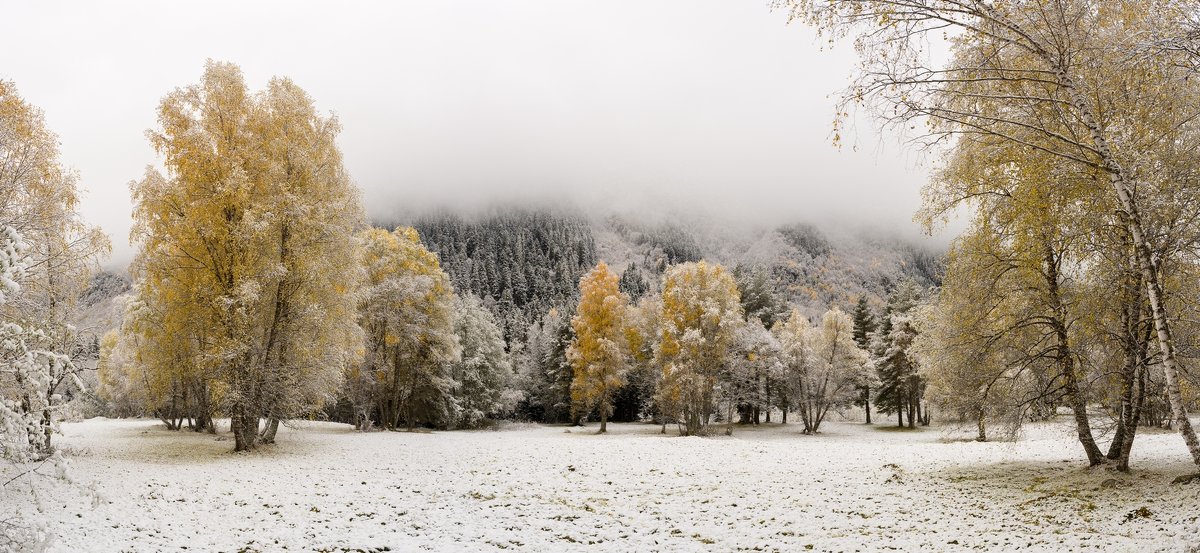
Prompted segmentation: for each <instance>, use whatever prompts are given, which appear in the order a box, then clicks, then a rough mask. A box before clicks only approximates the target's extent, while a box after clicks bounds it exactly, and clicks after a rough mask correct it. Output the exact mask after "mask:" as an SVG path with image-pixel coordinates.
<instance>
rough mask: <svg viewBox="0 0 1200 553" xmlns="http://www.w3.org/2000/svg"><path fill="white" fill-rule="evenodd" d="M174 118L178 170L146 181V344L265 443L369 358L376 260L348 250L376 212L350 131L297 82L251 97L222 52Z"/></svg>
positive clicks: (181, 93) (168, 139) (181, 100)
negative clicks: (364, 302) (366, 205)
mask: <svg viewBox="0 0 1200 553" xmlns="http://www.w3.org/2000/svg"><path fill="white" fill-rule="evenodd" d="M158 121H159V128H158V129H156V130H153V131H151V132H150V133H149V136H150V140H151V143H152V144H153V145H154V148H155V150H156V151H157V152H158V153H159V154H160V155H162V156H163V165H164V167H165V168H166V174H165V175H163V174H159V173H158V172H157V171H154V170H152V169H151V170H148V171H147V173H146V176H145V178H143V179H142V180H140V181H137V182H134V183H132V184H131V191H132V195H133V200H134V229H133V232H132V237H133V239H134V240H135V241H136V242H137V243H138V245H139V246H140V250H139V252H138V256H137V259H136V260H135V263H134V267H133V273H134V277H135V279H136V281H137V290H138V296H139V297H138V300H137V301H139V302H141V303H142V304H143V305H144V306H145V307H144V309H145V310H146V311H145V312H146V313H147V314H148V315H147V317H146V318H145V319H143V320H146V321H152V323H151V324H145V325H142V327H143V329H145V331H146V332H147V339H146V340H140V341H138V342H137V344H138V352H139V353H138V354H139V355H143V354H145V355H144V360H143V361H144V362H146V363H147V366H146V369H147V370H148V371H150V372H152V373H155V372H160V371H180V369H178V368H176V363H179V364H182V365H183V366H184V367H185V368H184V369H183V370H182V371H180V372H182V373H184V374H192V375H198V376H196V378H197V379H199V380H202V381H205V382H211V383H213V384H214V385H215V386H214V387H215V388H216V389H217V390H219V391H220V393H218V394H215V395H214V397H216V396H219V398H220V399H221V407H222V410H223V411H224V412H225V413H226V414H228V415H229V417H230V419H231V427H232V429H233V433H234V438H235V445H234V447H235V449H236V450H238V451H242V450H248V449H253V448H255V447H256V446H257V445H258V444H259V443H260V442H261V441H266V442H270V441H273V439H274V433H275V430H276V429H277V428H278V423H279V421H280V420H282V419H286V418H289V417H294V416H298V415H301V414H303V413H306V412H310V411H312V410H314V409H315V408H317V407H318V406H319V405H320V404H321V403H322V402H323V401H324V400H325V399H326V398H327V397H329V395H330V394H331V393H332V392H333V391H334V390H335V389H336V387H337V385H338V383H339V380H340V378H341V376H342V371H343V368H344V367H345V366H346V365H348V364H350V363H351V362H353V361H355V357H356V356H357V355H360V354H361V350H362V347H361V339H362V337H361V332H360V330H359V329H358V327H357V324H356V317H355V313H356V312H357V304H358V301H357V295H356V292H357V289H358V283H359V282H360V275H361V267H360V266H359V265H358V264H357V263H356V262H355V261H356V260H355V259H354V258H353V257H354V256H351V255H346V252H348V251H352V250H353V246H354V234H355V232H356V231H357V229H358V228H359V227H360V226H361V225H362V221H363V214H362V207H361V202H360V201H359V194H358V190H357V189H356V188H355V187H354V185H353V184H352V183H351V182H350V179H349V177H348V176H347V174H346V171H345V169H344V168H343V166H342V155H341V152H340V151H339V149H338V147H337V144H336V141H335V139H336V137H337V134H338V132H339V131H340V130H341V127H340V125H339V124H338V122H337V119H336V118H334V117H331V116H323V115H321V114H319V113H317V111H316V108H315V106H314V105H313V100H312V98H311V97H309V96H308V94H307V93H305V92H304V91H303V90H302V89H301V88H300V87H298V86H296V84H295V83H293V82H292V81H290V80H288V79H286V78H278V77H277V78H273V79H272V80H271V81H270V83H269V84H268V85H267V88H266V89H265V90H263V91H261V92H258V93H251V92H250V90H249V89H248V88H247V86H246V83H245V81H244V79H243V77H242V73H241V70H240V69H239V68H238V67H237V66H236V65H233V64H229V63H216V62H212V61H210V62H208V63H207V65H206V66H205V70H204V76H203V77H202V78H201V80H200V82H199V83H198V84H195V85H191V86H187V87H183V88H178V89H176V90H175V91H173V92H171V93H170V94H168V95H167V96H166V97H164V98H163V100H162V103H161V104H160V105H159V108H158ZM146 327H155V328H158V329H160V330H161V331H151V330H150V329H147V328H146ZM168 352H184V353H185V357H186V358H185V359H180V360H176V361H174V362H172V361H171V360H170V359H168V358H166V354H167V353H168ZM165 380H169V379H165ZM207 393H212V392H211V388H210V392H207ZM264 418H265V419H267V420H268V424H267V426H266V427H265V429H263V430H262V433H261V434H260V422H261V420H262V419H264Z"/></svg>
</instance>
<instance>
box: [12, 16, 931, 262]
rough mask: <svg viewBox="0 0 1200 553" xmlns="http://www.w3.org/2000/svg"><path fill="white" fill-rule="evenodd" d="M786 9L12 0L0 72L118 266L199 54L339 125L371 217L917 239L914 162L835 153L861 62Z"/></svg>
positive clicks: (868, 135) (877, 143)
mask: <svg viewBox="0 0 1200 553" xmlns="http://www.w3.org/2000/svg"><path fill="white" fill-rule="evenodd" d="M114 4H115V5H114ZM786 20H787V17H786V14H784V13H782V12H773V11H771V9H769V7H768V6H767V3H766V1H765V0H746V1H739V2H734V1H729V0H724V1H703V2H646V1H604V2H595V1H589V2H576V1H563V0H553V1H550V0H546V1H539V2H534V1H520V2H515V1H514V2H509V1H496V0H491V1H479V2H470V1H468V2H463V1H455V2H421V3H417V2H386V3H384V2H353V3H350V2H346V3H332V2H331V3H327V4H325V5H317V4H310V3H298V2H286V3H284V2H279V3H271V2H203V3H189V2H144V3H143V2H120V3H109V2H105V3H103V5H101V3H98V2H87V3H77V4H76V3H60V2H51V1H39V2H19V3H15V4H10V5H9V6H7V7H6V8H5V13H4V18H3V19H0V78H3V79H9V80H12V81H14V82H15V83H16V85H17V87H18V89H19V90H20V92H21V94H22V95H23V96H24V97H25V98H26V100H27V101H29V102H31V103H33V104H35V105H37V106H39V107H41V108H43V109H44V110H45V112H46V120H47V122H48V124H49V126H50V128H51V129H52V130H53V131H54V132H56V133H58V135H59V136H60V138H61V141H62V151H63V161H64V163H65V164H66V165H68V166H69V167H71V168H74V169H76V170H78V171H79V172H80V174H81V177H82V183H83V186H84V188H85V189H86V192H85V202H84V205H83V207H82V211H83V213H84V215H85V217H86V218H87V219H88V220H89V221H91V222H94V223H96V224H99V225H101V226H102V227H103V228H104V229H105V230H106V231H107V232H108V233H109V234H110V235H111V236H112V238H113V245H114V252H113V254H114V259H113V262H112V263H111V264H110V265H118V266H123V265H124V264H125V263H127V262H128V260H129V259H130V258H131V257H132V249H131V247H130V246H129V245H128V243H127V242H128V240H127V237H128V232H129V221H130V216H129V213H130V203H129V194H128V187H127V183H128V182H129V181H130V180H131V179H134V178H138V177H139V176H140V175H141V174H142V172H143V170H144V168H145V166H146V165H147V164H151V163H155V162H156V161H157V158H156V156H155V154H154V152H153V151H152V150H151V148H150V146H149V144H148V142H147V141H146V138H145V131H146V129H149V128H151V127H152V126H154V124H155V121H154V110H155V107H156V105H157V104H158V101H159V99H160V98H161V97H162V96H163V95H164V94H166V93H167V92H169V91H170V90H171V89H173V88H174V87H177V86H183V85H187V84H191V83H194V82H197V81H198V80H199V77H200V74H201V72H202V70H203V64H204V61H205V59H207V58H213V59H217V60H225V61H232V62H234V63H237V64H239V65H240V66H241V67H242V69H243V71H244V72H245V74H246V77H247V80H248V82H249V84H250V86H251V87H252V88H254V89H259V88H261V87H262V86H263V85H265V83H266V81H267V80H268V79H269V78H270V77H271V76H272V75H284V76H288V77H291V78H292V79H293V80H294V81H296V83H297V84H299V85H300V86H301V87H303V88H305V89H306V90H308V92H309V93H310V94H311V95H312V96H313V97H314V98H315V99H316V102H317V104H318V107H319V108H320V109H321V110H323V111H329V112H333V113H336V114H337V116H338V117H339V118H340V120H341V122H342V124H343V126H344V131H343V133H342V135H341V137H340V140H339V143H340V145H341V148H342V151H343V152H344V153H345V161H346V165H347V168H348V169H349V171H350V173H351V175H352V176H353V178H354V180H355V181H356V182H357V183H358V185H359V186H360V187H361V188H362V189H363V191H364V198H365V200H366V204H367V208H368V212H369V213H370V214H371V215H372V216H373V217H377V218H384V217H387V216H389V215H392V214H394V213H396V212H399V211H401V210H404V209H413V208H419V207H422V206H428V205H432V204H439V205H440V204H449V205H471V206H477V205H479V204H480V203H482V202H491V201H505V202H515V201H525V200H527V199H543V198H544V199H554V200H568V201H570V202H572V203H575V204H577V205H581V206H583V207H585V208H586V207H588V206H592V205H601V206H606V207H611V208H614V209H622V210H624V209H630V208H642V209H646V208H649V209H659V208H660V207H661V208H662V209H667V208H670V207H674V206H679V205H696V206H699V207H701V208H703V209H706V210H709V211H712V212H715V213H720V214H725V215H729V216H733V217H754V218H756V219H757V220H768V221H777V220H778V221H782V220H818V221H827V220H847V221H854V222H860V221H861V222H870V223H875V224H881V225H887V226H891V227H894V228H896V229H897V230H898V231H900V232H904V233H905V234H915V232H916V231H915V229H916V227H915V225H914V224H913V223H912V222H911V218H912V213H913V211H914V210H915V209H916V208H917V206H918V204H919V201H920V198H919V189H920V186H921V185H922V184H923V183H924V181H925V178H926V174H927V169H925V168H924V167H922V166H921V165H920V164H918V163H917V161H918V159H919V158H918V156H917V155H915V154H913V153H911V152H906V151H905V150H904V149H903V148H901V147H900V146H899V144H898V143H897V141H896V140H895V139H894V138H891V137H888V136H884V137H883V138H880V137H879V136H878V135H877V134H876V133H875V131H874V128H873V124H872V123H870V122H869V121H864V122H863V123H861V124H860V125H858V128H857V131H856V133H855V136H854V137H853V140H854V142H855V143H856V144H857V149H851V148H843V149H841V150H838V149H835V148H834V147H833V146H832V145H831V144H830V140H829V131H830V123H831V121H832V119H833V113H834V108H833V102H834V100H833V95H834V94H836V92H837V91H838V90H840V89H841V88H842V87H844V86H845V85H846V82H847V78H848V76H849V75H850V73H851V70H852V66H853V64H854V61H855V58H854V54H853V51H852V50H851V48H850V47H849V46H840V47H837V48H835V49H833V50H832V51H821V50H820V48H819V46H820V45H821V44H822V43H821V42H820V41H819V40H818V39H816V38H815V36H814V33H813V32H812V31H811V30H810V29H808V28H806V27H804V26H802V25H799V24H793V25H788V24H787V21H786Z"/></svg>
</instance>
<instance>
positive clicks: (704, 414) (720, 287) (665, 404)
mask: <svg viewBox="0 0 1200 553" xmlns="http://www.w3.org/2000/svg"><path fill="white" fill-rule="evenodd" d="M660 306H661V307H660V308H661V311H660V313H659V316H658V324H659V327H658V329H657V334H658V335H657V336H656V338H657V342H658V347H657V351H656V357H655V361H656V364H657V365H658V367H659V369H660V370H661V371H662V380H661V382H660V383H659V387H658V392H657V394H655V401H656V403H657V405H658V407H659V410H660V412H661V413H662V414H663V415H664V416H665V417H668V418H672V419H674V420H675V421H676V422H677V423H679V424H680V432H681V433H682V434H684V435H688V436H694V435H698V434H703V433H705V432H707V430H708V423H709V421H710V419H711V418H712V414H713V412H714V411H715V397H714V391H715V387H716V385H717V380H718V378H719V376H720V372H721V369H722V368H723V367H724V366H725V365H726V364H727V363H728V362H729V356H730V352H731V350H732V348H733V345H734V341H735V340H736V339H737V332H738V329H739V328H740V327H741V325H742V324H744V323H743V319H742V305H741V299H740V297H739V295H738V288H737V283H736V282H735V281H734V279H733V276H732V275H730V274H729V271H726V270H725V267H722V266H721V265H714V264H709V263H707V262H705V261H700V262H696V263H682V264H679V265H675V266H673V267H671V268H669V269H667V271H666V273H665V274H664V275H663V285H662V303H661V304H660Z"/></svg>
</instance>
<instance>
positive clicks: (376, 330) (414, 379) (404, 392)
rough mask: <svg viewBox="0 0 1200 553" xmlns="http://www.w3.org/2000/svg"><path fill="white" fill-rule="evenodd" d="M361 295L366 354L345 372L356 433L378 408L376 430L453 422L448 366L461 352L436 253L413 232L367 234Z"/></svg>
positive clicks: (447, 285) (447, 281)
mask: <svg viewBox="0 0 1200 553" xmlns="http://www.w3.org/2000/svg"><path fill="white" fill-rule="evenodd" d="M361 257H362V265H363V267H365V268H366V274H367V289H366V292H365V294H364V295H363V298H362V305H361V311H360V312H361V315H360V316H361V319H362V327H363V329H364V330H365V331H366V334H367V355H366V358H365V361H364V363H363V366H362V367H358V368H353V369H351V373H350V374H349V378H350V381H349V382H348V384H349V386H350V394H349V395H350V396H351V402H352V403H355V404H356V409H355V411H356V412H357V414H356V416H357V417H358V419H359V421H358V422H359V425H360V427H362V426H365V425H366V423H367V422H368V420H364V418H365V417H369V416H370V408H369V407H368V406H369V405H370V404H371V403H374V404H375V405H376V406H377V407H378V409H379V416H380V419H381V420H380V424H381V425H382V426H383V427H384V428H386V429H388V430H394V429H396V428H397V427H398V426H399V424H400V421H401V420H403V421H404V423H405V425H406V426H407V427H408V429H409V430H412V429H413V428H414V427H415V426H416V424H417V423H426V424H432V425H435V426H444V425H447V424H449V423H450V422H452V421H453V419H454V416H455V413H454V403H453V400H452V393H453V390H454V388H455V382H454V380H453V379H452V378H451V377H450V375H449V369H448V364H449V363H451V362H454V361H457V360H458V358H459V355H460V354H461V352H460V349H459V344H458V336H457V335H456V334H455V332H454V290H453V288H452V287H451V285H450V277H449V276H447V275H446V273H445V272H443V271H442V268H441V266H440V264H439V263H438V257H437V254H435V253H433V252H431V251H429V250H427V249H425V246H423V245H422V244H421V240H420V237H419V236H418V235H417V231H416V230H414V229H412V228H408V227H402V228H397V229H396V230H395V231H392V232H388V231H386V230H384V229H380V228H372V229H368V230H367V231H365V232H364V233H363V235H362V256H361Z"/></svg>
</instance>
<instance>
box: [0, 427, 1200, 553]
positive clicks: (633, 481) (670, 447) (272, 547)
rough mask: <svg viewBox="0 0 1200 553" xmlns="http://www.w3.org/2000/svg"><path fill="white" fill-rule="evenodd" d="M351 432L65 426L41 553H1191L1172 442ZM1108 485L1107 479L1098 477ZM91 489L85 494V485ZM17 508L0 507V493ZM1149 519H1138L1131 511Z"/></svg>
mask: <svg viewBox="0 0 1200 553" xmlns="http://www.w3.org/2000/svg"><path fill="white" fill-rule="evenodd" d="M610 429H611V430H610V433H609V434H608V435H596V434H593V433H592V432H591V430H593V429H591V428H588V429H578V428H576V429H571V430H570V431H569V432H568V429H567V428H564V427H549V426H533V425H528V426H511V427H508V428H506V429H504V430H500V431H478V432H435V433H413V434H409V433H369V434H360V433H355V432H354V431H352V430H351V428H350V427H349V426H346V425H336V424H322V423H304V424H301V425H300V426H299V427H298V428H296V429H289V430H287V431H282V430H281V434H280V440H279V441H280V443H279V445H277V446H273V447H270V448H266V449H265V450H264V451H261V452H259V453H254V454H249V455H235V454H232V453H231V449H232V443H231V442H230V441H229V439H228V438H227V437H226V436H216V437H214V436H211V435H207V434H194V433H189V432H170V431H167V430H165V429H164V428H163V425H162V424H160V423H158V422H157V421H150V420H105V419H94V420H89V421H84V422H79V423H72V424H66V425H64V428H63V431H64V434H65V436H63V437H61V438H60V443H61V444H62V446H63V447H64V449H65V450H66V451H67V452H68V453H69V455H70V458H71V462H70V473H71V475H72V477H73V478H74V480H75V484H74V485H73V486H64V485H58V486H56V489H55V490H54V491H50V492H44V493H43V494H41V497H40V503H41V505H40V508H41V509H42V510H43V512H44V513H45V515H47V516H48V517H49V518H50V519H52V520H53V523H52V524H51V529H52V531H53V532H54V534H55V536H56V537H55V540H54V542H53V544H52V546H51V548H50V550H51V551H62V552H80V551H314V550H316V551H360V550H361V551H386V550H391V551H420V550H430V551H495V550H525V551H573V550H585V549H586V550H588V551H593V550H595V551H639V552H640V551H735V550H754V551H804V550H814V551H878V550H889V549H895V550H902V551H917V550H946V551H956V550H970V549H975V550H1017V549H1022V550H1033V551H1068V550H1070V551H1077V550H1084V549H1091V550H1098V551H1134V550H1137V551H1143V552H1147V551H1156V550H1174V551H1187V550H1189V548H1191V547H1196V546H1197V545H1198V544H1200V523H1198V517H1200V485H1195V484H1193V485H1186V486H1185V485H1173V484H1171V479H1172V478H1173V477H1174V476H1177V475H1180V474H1185V473H1188V472H1189V471H1191V470H1192V467H1190V466H1189V463H1188V461H1187V453H1186V450H1185V448H1184V446H1183V443H1182V440H1181V439H1180V438H1179V437H1178V436H1177V435H1174V434H1168V433H1149V432H1147V433H1144V434H1143V435H1141V436H1139V437H1138V442H1137V444H1136V446H1135V456H1136V458H1135V460H1134V463H1135V471H1134V473H1133V474H1130V475H1122V474H1118V473H1115V472H1110V471H1107V470H1105V469H1099V470H1089V469H1086V468H1084V467H1083V464H1084V463H1083V462H1082V461H1081V452H1080V448H1079V446H1078V445H1077V443H1076V442H1074V441H1073V440H1072V439H1071V434H1070V431H1069V429H1068V428H1067V427H1065V426H1060V425H1044V426H1037V427H1033V428H1030V429H1028V430H1027V431H1026V434H1025V437H1024V438H1023V439H1022V440H1020V441H1018V442H1015V443H975V442H969V441H954V440H951V439H950V438H949V434H948V433H947V432H945V431H942V430H939V429H937V428H927V429H920V430H917V431H895V430H892V429H890V428H889V427H886V426H878V425H877V426H875V427H866V426H863V425H861V424H853V423H827V426H826V427H825V428H824V430H825V431H824V433H823V434H822V435H818V436H803V435H801V434H800V433H799V428H798V426H796V425H788V426H780V425H769V426H764V427H760V428H753V429H748V428H741V427H739V428H737V429H736V431H735V432H734V435H733V436H732V437H727V436H719V437H710V438H681V437H676V436H674V435H672V434H668V435H666V436H663V435H660V434H659V433H658V427H656V426H651V425H642V424H615V425H610ZM1110 479H1111V481H1109V480H1110ZM92 485H94V498H93V497H89V496H88V493H87V492H86V490H87V489H88V488H89V487H90V486H92ZM7 499H8V500H10V501H15V500H16V499H14V498H13V497H11V496H10V497H8V498H7ZM1143 508H1144V510H1143Z"/></svg>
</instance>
